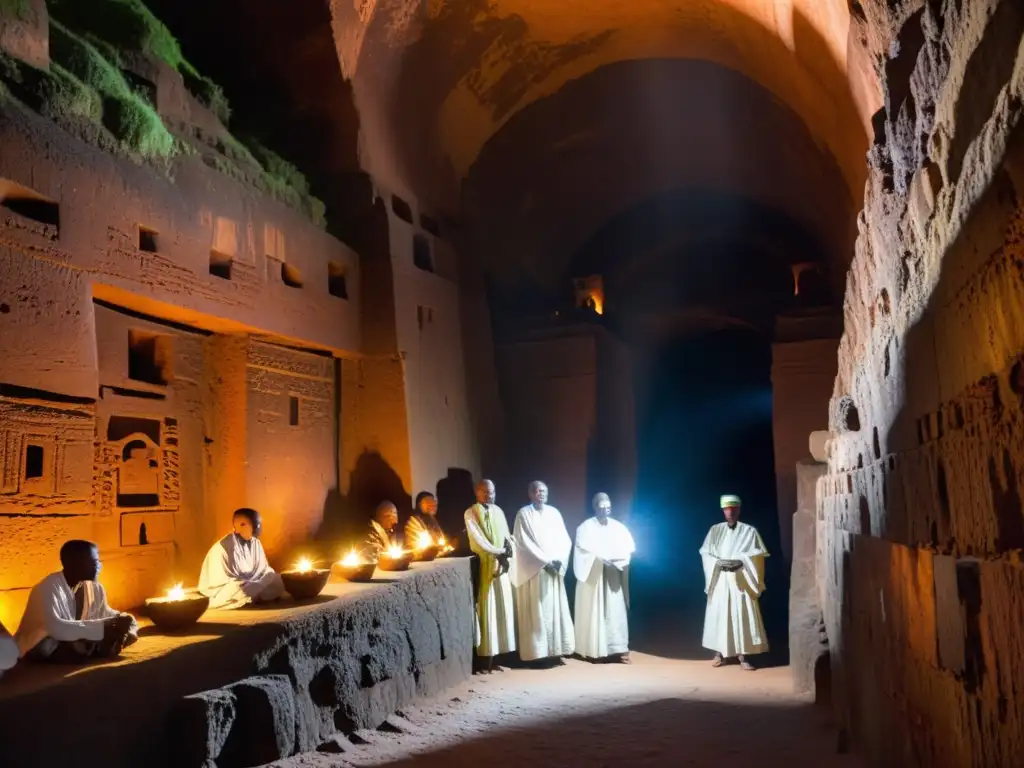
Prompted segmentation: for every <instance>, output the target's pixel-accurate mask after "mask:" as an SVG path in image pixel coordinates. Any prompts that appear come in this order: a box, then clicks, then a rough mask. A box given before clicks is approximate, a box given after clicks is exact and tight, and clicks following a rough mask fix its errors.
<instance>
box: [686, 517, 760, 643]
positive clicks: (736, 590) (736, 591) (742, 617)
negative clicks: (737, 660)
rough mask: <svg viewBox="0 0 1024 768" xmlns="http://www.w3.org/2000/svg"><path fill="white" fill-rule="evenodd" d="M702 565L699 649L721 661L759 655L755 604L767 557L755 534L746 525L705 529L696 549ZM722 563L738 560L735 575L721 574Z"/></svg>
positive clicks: (719, 525) (757, 616)
mask: <svg viewBox="0 0 1024 768" xmlns="http://www.w3.org/2000/svg"><path fill="white" fill-rule="evenodd" d="M700 556H701V559H702V560H703V561H704V591H705V592H706V593H707V596H708V604H707V609H706V611H705V614H704V642H703V645H704V647H705V648H708V649H710V650H712V651H716V652H717V653H720V654H722V656H724V657H725V658H731V657H733V656H739V655H744V656H747V655H753V654H756V653H765V652H766V651H767V650H768V637H767V635H766V634H765V631H764V622H763V621H762V619H761V607H760V605H758V599H759V598H760V596H761V593H762V592H764V589H765V584H764V559H765V558H766V557H768V551H767V550H766V549H765V546H764V542H763V541H761V536H760V534H759V533H758V532H757V529H756V528H755V527H754V526H752V525H747V524H746V523H737V524H736V527H735V528H730V527H729V524H728V523H719V524H718V525H713V526H711V530H710V531H708V535H707V537H706V538H705V539H704V544H703V546H702V547H701V548H700ZM723 560H738V561H740V562H741V563H743V567H742V568H740V569H739V570H738V571H734V572H731V573H730V572H728V571H723V570H722V568H721V563H722V561H723Z"/></svg>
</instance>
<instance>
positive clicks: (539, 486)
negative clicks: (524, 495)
mask: <svg viewBox="0 0 1024 768" xmlns="http://www.w3.org/2000/svg"><path fill="white" fill-rule="evenodd" d="M530 501H532V502H533V506H535V507H536V508H537V509H540V508H541V507H543V506H544V505H545V504H547V503H548V487H547V486H546V485H544V483H542V482H540V481H537V480H535V481H534V482H532V483H530Z"/></svg>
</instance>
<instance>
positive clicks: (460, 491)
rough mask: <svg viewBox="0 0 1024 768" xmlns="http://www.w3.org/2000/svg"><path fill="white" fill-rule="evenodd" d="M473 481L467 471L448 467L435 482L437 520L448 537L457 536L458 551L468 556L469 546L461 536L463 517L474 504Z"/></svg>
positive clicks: (464, 525) (464, 524)
mask: <svg viewBox="0 0 1024 768" xmlns="http://www.w3.org/2000/svg"><path fill="white" fill-rule="evenodd" d="M474 484H475V480H474V479H473V474H472V473H471V472H470V471H469V470H468V469H461V468H459V467H449V468H448V475H447V476H446V477H442V478H441V479H440V480H438V481H437V520H438V522H439V523H440V524H441V528H442V530H444V531H445V533H446V534H447V535H448V536H458V537H459V542H458V549H459V551H460V552H463V553H464V554H469V544H468V542H467V541H466V537H465V536H464V535H463V533H462V532H463V530H464V529H465V527H466V523H465V519H464V515H465V512H466V510H467V509H469V507H471V506H473V504H475V503H476V492H475V490H474Z"/></svg>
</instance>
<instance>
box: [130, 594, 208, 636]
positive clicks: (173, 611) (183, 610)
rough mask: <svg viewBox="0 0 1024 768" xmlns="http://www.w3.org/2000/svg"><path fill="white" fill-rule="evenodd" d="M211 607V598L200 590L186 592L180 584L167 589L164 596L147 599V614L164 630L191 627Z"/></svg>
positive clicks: (172, 630)
mask: <svg viewBox="0 0 1024 768" xmlns="http://www.w3.org/2000/svg"><path fill="white" fill-rule="evenodd" d="M209 607H210V598H208V597H205V596H203V595H200V594H199V593H198V592H186V591H185V590H184V589H182V588H181V585H180V584H178V585H177V586H176V587H173V588H171V589H169V590H167V594H166V595H165V596H164V597H151V598H149V599H148V600H147V601H146V615H148V616H149V618H150V619H152V620H153V625H154V626H155V627H156V628H157V629H159V630H161V631H163V632H177V631H179V630H182V629H186V628H188V627H191V626H192V625H193V624H195V623H196V622H197V621H199V617H200V616H202V615H203V614H204V613H206V609H207V608H209Z"/></svg>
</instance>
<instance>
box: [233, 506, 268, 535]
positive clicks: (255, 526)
mask: <svg viewBox="0 0 1024 768" xmlns="http://www.w3.org/2000/svg"><path fill="white" fill-rule="evenodd" d="M231 524H232V526H233V528H234V531H235V533H236V534H238V536H240V537H241V538H242V540H243V541H250V540H252V538H253V537H255V538H257V539H258V538H259V537H260V531H262V530H263V523H262V521H261V520H260V515H259V512H257V511H256V510H255V509H247V510H245V511H244V512H243V511H242V510H238V511H237V512H235V516H234V517H233V518H232V521H231Z"/></svg>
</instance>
